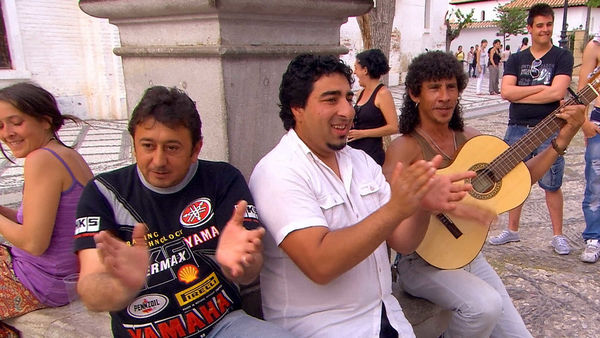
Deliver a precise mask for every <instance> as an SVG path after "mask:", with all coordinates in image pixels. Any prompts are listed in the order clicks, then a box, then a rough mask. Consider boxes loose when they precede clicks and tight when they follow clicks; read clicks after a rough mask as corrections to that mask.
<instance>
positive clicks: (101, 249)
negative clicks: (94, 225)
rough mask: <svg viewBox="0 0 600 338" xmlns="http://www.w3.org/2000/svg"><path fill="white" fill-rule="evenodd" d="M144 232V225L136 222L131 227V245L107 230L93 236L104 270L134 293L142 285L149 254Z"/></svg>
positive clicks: (146, 270) (144, 280) (144, 279)
mask: <svg viewBox="0 0 600 338" xmlns="http://www.w3.org/2000/svg"><path fill="white" fill-rule="evenodd" d="M145 234H146V225H145V224H142V223H138V224H136V225H135V227H134V228H133V234H132V245H131V246H130V245H127V244H126V243H125V242H123V241H121V240H119V239H117V238H116V237H115V236H113V235H112V234H111V233H109V232H108V231H102V232H100V233H99V234H97V235H95V236H94V240H95V241H96V248H97V249H98V254H99V256H100V260H101V261H102V263H103V264H104V267H105V269H106V272H107V273H109V274H110V275H111V276H113V277H114V278H115V279H117V280H119V281H120V282H121V283H122V285H123V286H124V287H125V288H127V289H128V290H130V291H132V292H135V293H137V292H138V291H139V290H140V289H141V288H142V286H144V283H145V282H146V274H147V272H148V266H149V257H150V255H149V252H148V247H147V246H146V241H145V239H144V235H145Z"/></svg>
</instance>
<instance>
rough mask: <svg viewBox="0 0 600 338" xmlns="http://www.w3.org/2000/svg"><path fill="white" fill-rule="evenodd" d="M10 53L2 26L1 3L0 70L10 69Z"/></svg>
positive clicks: (0, 10)
mask: <svg viewBox="0 0 600 338" xmlns="http://www.w3.org/2000/svg"><path fill="white" fill-rule="evenodd" d="M11 68H12V64H11V62H10V51H9V50H8V38H7V36H6V26H5V24H4V15H2V3H0V69H11Z"/></svg>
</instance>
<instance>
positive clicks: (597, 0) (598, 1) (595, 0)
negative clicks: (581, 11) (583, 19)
mask: <svg viewBox="0 0 600 338" xmlns="http://www.w3.org/2000/svg"><path fill="white" fill-rule="evenodd" d="M586 5H587V6H588V7H592V8H594V7H600V0H588V2H587V3H586Z"/></svg>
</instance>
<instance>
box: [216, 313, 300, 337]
mask: <svg viewBox="0 0 600 338" xmlns="http://www.w3.org/2000/svg"><path fill="white" fill-rule="evenodd" d="M214 337H227V338H229V337H232V338H233V337H239V338H243V337H253V338H263V337H265V338H279V337H283V338H292V337H294V336H293V335H292V334H291V333H289V332H287V331H286V330H284V329H283V328H280V327H279V326H277V325H275V324H273V323H269V322H265V321H264V320H260V319H256V318H254V317H251V316H249V315H248V314H246V312H244V311H243V310H237V311H233V312H231V313H229V314H227V315H226V316H225V318H223V319H221V321H220V322H219V323H217V325H216V326H215V327H214V328H213V329H212V331H210V333H209V334H208V336H206V338H214Z"/></svg>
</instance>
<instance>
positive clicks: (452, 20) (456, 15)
mask: <svg viewBox="0 0 600 338" xmlns="http://www.w3.org/2000/svg"><path fill="white" fill-rule="evenodd" d="M474 12H475V10H474V9H471V12H470V13H468V14H464V13H463V12H461V11H460V9H457V10H456V11H454V10H451V11H448V12H446V22H445V23H446V51H447V52H448V51H449V50H450V43H451V42H452V40H454V39H456V38H457V37H458V35H459V34H460V31H461V30H462V29H463V28H465V26H466V25H468V24H470V23H471V22H473V14H474ZM453 24H456V27H454V28H453V27H452V26H453Z"/></svg>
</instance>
